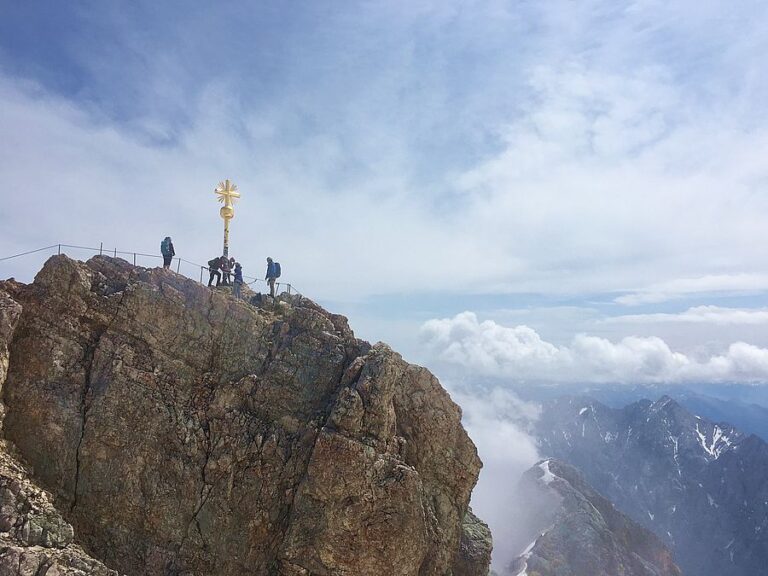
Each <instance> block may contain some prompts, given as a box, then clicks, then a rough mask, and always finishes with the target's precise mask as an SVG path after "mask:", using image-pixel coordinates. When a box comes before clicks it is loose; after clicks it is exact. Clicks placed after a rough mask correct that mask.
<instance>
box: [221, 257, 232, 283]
mask: <svg viewBox="0 0 768 576" xmlns="http://www.w3.org/2000/svg"><path fill="white" fill-rule="evenodd" d="M233 260H234V258H233ZM231 271H232V266H231V264H230V261H229V260H227V257H226V256H222V257H221V274H222V278H221V285H222V286H229V280H230V277H229V273H230V272H231Z"/></svg>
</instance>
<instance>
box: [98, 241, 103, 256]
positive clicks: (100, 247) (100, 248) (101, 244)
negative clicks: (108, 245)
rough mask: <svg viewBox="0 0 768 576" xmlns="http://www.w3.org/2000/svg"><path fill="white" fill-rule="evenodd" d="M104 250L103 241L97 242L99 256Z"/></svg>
mask: <svg viewBox="0 0 768 576" xmlns="http://www.w3.org/2000/svg"><path fill="white" fill-rule="evenodd" d="M103 251H104V242H101V243H99V256H101V253H102V252H103Z"/></svg>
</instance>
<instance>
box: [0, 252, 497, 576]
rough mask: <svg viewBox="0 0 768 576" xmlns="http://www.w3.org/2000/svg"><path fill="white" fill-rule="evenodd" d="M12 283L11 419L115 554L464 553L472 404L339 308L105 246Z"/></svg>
mask: <svg viewBox="0 0 768 576" xmlns="http://www.w3.org/2000/svg"><path fill="white" fill-rule="evenodd" d="M3 289H4V290H5V292H7V293H8V294H9V295H10V297H11V298H12V299H13V300H14V301H15V302H16V303H18V304H19V305H20V306H21V309H22V311H21V316H20V319H19V322H18V326H17V328H16V332H15V334H14V336H13V338H12V340H11V342H10V346H9V351H10V364H9V369H8V375H7V380H6V383H5V386H4V390H3V397H4V400H5V404H6V407H7V415H6V419H5V434H6V437H7V438H8V439H10V440H11V441H13V442H14V443H15V444H16V445H17V446H18V449H19V451H20V453H21V454H22V456H23V457H24V459H25V460H26V461H28V462H29V463H30V464H31V465H32V467H33V468H34V471H35V476H36V478H38V479H39V481H40V482H41V483H42V484H43V485H44V486H45V487H46V488H47V489H48V490H50V491H51V492H52V493H53V495H54V498H55V503H56V505H57V507H58V509H59V510H61V511H62V512H63V515H64V517H65V518H66V519H67V521H68V522H70V523H71V524H72V525H73V526H74V529H75V533H76V534H77V539H78V542H79V543H80V544H82V545H83V547H84V548H85V549H86V550H87V551H88V552H89V553H91V554H92V555H93V556H94V557H96V558H99V559H100V560H101V561H103V562H104V563H105V564H106V565H107V566H110V567H111V568H115V569H117V570H119V571H120V572H124V573H126V574H129V575H133V574H147V575H192V574H195V575H197V576H203V575H209V574H210V575H213V574H216V575H229V574H232V575H234V574H238V575H239V574H245V573H247V574H284V575H296V576H299V575H302V576H309V575H336V574H339V575H341V574H346V575H350V576H351V575H356V576H357V575H360V576H363V575H378V574H381V575H384V574H386V575H403V576H406V575H408V576H411V575H412V576H417V575H418V576H427V575H444V574H449V573H450V572H451V571H452V569H453V563H454V558H455V557H456V556H457V550H458V549H459V543H460V538H461V534H462V519H463V518H464V515H465V512H466V511H467V507H468V502H469V496H470V493H471V490H472V488H473V486H474V484H475V482H476V479H477V475H478V473H479V469H480V465H481V464H480V461H479V459H478V457H477V453H476V450H475V447H474V445H473V444H472V442H471V441H470V440H469V438H468V437H467V435H466V433H465V431H464V430H463V428H462V427H461V424H460V416H461V414H460V410H459V408H458V407H457V406H456V405H455V404H454V403H453V402H452V401H451V400H450V398H449V397H448V395H447V393H446V392H445V391H444V390H443V389H442V388H441V386H440V384H439V383H438V381H437V380H436V379H435V378H434V377H433V376H432V375H431V374H430V373H429V372H428V371H426V370H425V369H423V368H419V367H416V366H412V365H409V364H407V363H406V362H404V361H403V360H402V359H401V358H400V356H399V355H397V354H396V353H394V352H393V351H392V350H390V349H389V348H387V347H386V346H385V345H381V344H379V345H376V346H370V345H369V344H368V343H366V342H363V341H361V340H358V339H356V338H355V337H354V335H353V334H352V332H351V330H350V329H349V327H348V325H347V323H346V319H344V318H343V317H341V316H336V315H333V314H329V313H327V312H325V311H324V310H322V309H321V308H320V307H318V306H317V305H315V304H314V303H312V302H311V301H309V300H307V299H305V298H301V297H287V298H285V299H283V300H282V301H281V302H279V303H278V304H276V305H274V306H272V305H270V307H269V308H267V309H261V308H255V307H253V306H250V305H249V304H246V303H244V302H242V301H237V300H234V299H232V298H231V297H229V296H228V295H226V294H222V293H218V292H216V291H211V290H208V289H207V288H205V287H204V286H201V285H199V284H197V283H196V282H193V281H191V280H189V279H187V278H184V277H182V276H179V275H176V274H174V273H172V272H170V271H168V270H162V269H154V270H146V269H142V268H135V267H132V266H130V265H128V264H126V263H125V262H123V261H121V260H116V259H111V258H108V257H96V258H93V259H91V260H90V261H88V262H87V263H86V264H83V263H81V262H76V261H73V260H70V259H68V258H67V257H66V256H58V257H53V258H51V259H50V260H49V261H48V262H47V263H46V265H45V266H44V268H43V269H42V270H41V272H40V273H39V274H38V276H37V277H36V279H35V282H34V283H33V284H31V285H29V286H23V285H18V284H15V283H11V282H8V283H5V284H0V294H2V290H3ZM0 319H2V317H0ZM1 330H2V324H1V323H0V331H1ZM0 360H2V357H0ZM2 366H3V364H2V362H0V367H2ZM481 561H485V560H481ZM483 569H484V570H485V571H486V572H487V563H486V565H485V566H484V567H480V568H479V570H480V571H482V570H483ZM93 573H96V572H93ZM458 573H460V572H457V574H458ZM478 573H480V572H478Z"/></svg>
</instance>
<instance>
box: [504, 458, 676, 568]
mask: <svg viewBox="0 0 768 576" xmlns="http://www.w3.org/2000/svg"><path fill="white" fill-rule="evenodd" d="M518 490H519V491H520V492H521V493H522V495H523V498H524V500H525V501H526V502H528V504H529V506H528V510H527V513H528V515H529V518H527V520H529V521H530V522H531V523H532V524H533V526H532V528H534V529H535V530H536V532H535V533H536V534H538V536H536V538H535V539H534V540H533V541H532V542H531V543H530V545H529V546H528V547H527V548H526V549H525V551H524V552H523V553H522V554H521V555H520V556H519V557H518V558H517V560H516V561H515V562H514V563H513V564H512V566H510V567H509V569H508V570H507V572H506V573H507V574H509V575H511V576H617V575H622V576H681V572H680V569H679V568H678V567H677V566H676V565H675V563H674V562H673V560H672V554H671V553H670V551H669V550H668V549H667V548H666V547H665V546H664V544H663V543H662V542H661V541H660V540H659V538H657V537H656V536H655V535H654V534H653V533H652V532H650V531H649V530H646V529H645V528H643V527H641V526H640V525H638V524H637V523H635V522H633V521H632V520H630V519H629V518H628V517H627V516H625V515H624V514H622V513H621V512H619V511H617V510H616V509H615V508H614V506H613V504H611V503H610V502H609V501H608V500H606V499H605V498H603V497H602V496H601V495H599V494H598V493H597V492H595V491H594V490H593V489H592V488H591V487H590V486H589V485H588V484H587V482H586V480H585V479H584V477H583V476H582V475H581V473H579V472H578V471H577V470H576V469H575V468H573V467H572V466H569V465H567V464H564V463H563V462H560V461H558V460H551V459H550V460H544V461H542V462H540V463H539V464H537V465H536V466H534V467H533V468H531V469H530V470H528V472H526V473H525V474H524V475H523V478H522V480H521V481H520V484H519V487H518Z"/></svg>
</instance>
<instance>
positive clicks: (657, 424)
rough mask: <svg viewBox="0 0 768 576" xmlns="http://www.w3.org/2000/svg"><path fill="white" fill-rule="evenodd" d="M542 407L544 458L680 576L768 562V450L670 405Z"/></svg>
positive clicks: (742, 570) (741, 570)
mask: <svg viewBox="0 0 768 576" xmlns="http://www.w3.org/2000/svg"><path fill="white" fill-rule="evenodd" d="M590 405H591V406H592V407H593V409H592V410H589V411H584V412H582V410H583V406H582V407H580V405H579V403H573V404H569V403H568V402H563V401H558V402H549V403H544V406H543V410H542V414H541V418H540V420H539V421H538V422H537V424H536V429H537V430H536V435H537V437H538V439H539V443H540V446H541V451H542V453H544V454H545V455H548V456H552V457H556V458H559V459H561V460H563V461H566V462H568V463H569V464H572V465H574V466H576V467H578V468H579V469H580V470H582V471H583V472H584V473H585V474H586V476H587V478H588V480H589V483H590V484H591V485H592V486H594V487H595V489H596V490H598V491H599V492H600V493H601V494H604V495H605V496H606V497H608V498H610V500H611V501H612V502H614V503H615V504H616V506H617V507H618V508H619V509H620V510H621V511H622V512H623V513H625V514H627V515H628V516H629V517H630V518H632V519H633V520H634V521H635V522H637V523H639V524H640V525H642V526H644V527H646V528H648V529H650V530H652V531H654V532H655V534H656V535H657V536H658V537H659V538H661V539H662V540H663V541H664V542H665V543H666V544H667V545H669V546H670V547H671V548H672V549H674V551H675V554H676V558H677V559H678V561H679V564H680V566H681V567H682V568H683V570H684V571H685V572H686V573H690V574H700V575H704V576H708V575H712V576H714V575H716V574H723V573H728V574H733V575H734V576H736V575H739V576H740V575H745V576H746V575H751V574H755V573H757V571H759V569H760V566H762V565H763V564H764V563H765V562H766V561H768V554H766V550H768V547H766V538H767V537H768V504H767V503H768V487H767V485H766V483H765V481H764V479H765V474H766V470H768V444H766V443H765V442H763V441H762V440H761V439H760V438H758V437H757V436H747V435H745V434H744V433H742V432H740V431H739V430H737V429H736V428H735V427H733V426H731V425H729V424H727V423H722V422H720V423H717V422H712V421H710V420H707V419H706V418H702V417H700V416H698V415H696V414H692V413H690V412H689V411H687V410H685V409H684V408H683V407H681V406H680V405H679V404H678V403H677V402H675V401H674V400H672V399H671V398H669V397H662V398H660V399H658V400H656V401H650V400H642V401H638V402H635V403H633V404H630V405H628V406H626V407H625V408H623V409H611V408H609V407H607V406H604V405H600V403H598V402H596V401H591V404H590Z"/></svg>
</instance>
